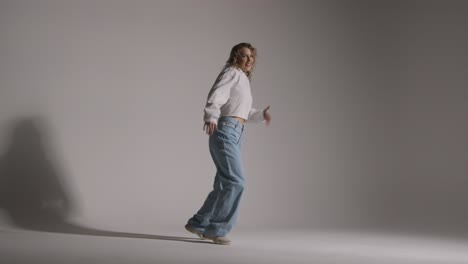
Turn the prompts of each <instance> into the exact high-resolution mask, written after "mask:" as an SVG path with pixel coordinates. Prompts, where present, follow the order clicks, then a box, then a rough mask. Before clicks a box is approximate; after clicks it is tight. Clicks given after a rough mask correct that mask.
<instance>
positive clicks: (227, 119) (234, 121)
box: [218, 116, 244, 129]
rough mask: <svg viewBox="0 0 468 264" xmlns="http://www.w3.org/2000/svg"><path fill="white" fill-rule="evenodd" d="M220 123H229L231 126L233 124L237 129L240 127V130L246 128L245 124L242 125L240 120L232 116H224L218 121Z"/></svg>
mask: <svg viewBox="0 0 468 264" xmlns="http://www.w3.org/2000/svg"><path fill="white" fill-rule="evenodd" d="M219 122H228V123H230V124H233V125H234V127H235V128H237V127H240V128H242V129H243V128H244V124H242V123H241V122H239V120H237V119H235V118H232V117H230V116H222V117H220V118H219V119H218V123H219Z"/></svg>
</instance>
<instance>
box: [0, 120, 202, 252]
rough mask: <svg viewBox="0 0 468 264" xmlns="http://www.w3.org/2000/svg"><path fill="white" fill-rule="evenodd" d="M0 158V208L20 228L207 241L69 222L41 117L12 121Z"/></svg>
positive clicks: (66, 198)
mask: <svg viewBox="0 0 468 264" xmlns="http://www.w3.org/2000/svg"><path fill="white" fill-rule="evenodd" d="M10 127H11V129H10V137H9V139H8V140H7V143H8V144H7V145H6V147H7V148H6V151H5V152H4V155H3V156H2V157H1V158H0V209H3V210H4V211H5V212H6V213H7V215H8V216H9V218H10V220H11V222H12V223H13V224H14V225H15V226H17V227H20V228H23V229H28V230H36V231H43V232H54V233H66V234H78V235H91V236H106V237H125V238H145V239H158V240H171V241H183V242H191V243H209V242H208V241H204V240H201V239H196V238H187V237H173V236H161V235H148V234H136V233H125V232H114V231H105V230H98V229H93V228H88V227H83V226H79V225H76V224H73V223H69V222H68V221H67V220H66V219H68V216H69V215H70V212H71V211H72V210H73V209H74V206H75V205H74V203H73V202H72V199H70V191H69V190H68V188H67V187H66V184H65V182H64V177H63V175H62V174H61V172H60V170H59V169H57V166H54V165H55V164H54V163H53V162H52V159H51V158H50V157H51V155H50V153H48V151H50V150H51V147H50V146H51V145H52V144H51V142H50V141H49V140H50V139H49V138H48V137H47V136H46V134H47V133H45V132H46V129H45V128H46V124H45V120H44V119H42V118H39V117H26V118H21V119H17V120H14V121H13V122H12V124H11V126H10Z"/></svg>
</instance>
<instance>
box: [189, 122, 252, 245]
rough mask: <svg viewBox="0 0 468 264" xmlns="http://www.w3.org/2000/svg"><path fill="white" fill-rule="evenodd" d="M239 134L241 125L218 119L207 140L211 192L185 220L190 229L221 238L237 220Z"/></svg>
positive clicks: (240, 174)
mask: <svg viewBox="0 0 468 264" xmlns="http://www.w3.org/2000/svg"><path fill="white" fill-rule="evenodd" d="M243 131H244V125H243V124H242V123H240V122H239V121H237V120H236V119H234V118H232V117H227V116H223V117H221V118H219V120H218V129H217V130H216V131H215V132H214V133H213V134H212V135H210V137H209V147H210V154H211V157H212V158H213V161H214V163H215V165H216V176H215V179H214V184H213V190H212V191H211V192H210V193H209V194H208V197H207V198H206V200H205V202H204V204H203V206H202V207H201V208H200V210H199V211H198V212H197V213H196V214H195V215H194V216H193V217H192V218H190V219H189V220H188V224H189V225H190V226H192V227H193V228H195V229H197V230H199V231H201V232H203V233H204V234H205V235H207V236H225V235H226V234H227V233H229V231H230V230H231V229H232V227H233V226H234V224H235V223H236V221H237V215H238V211H239V201H240V200H241V197H242V193H243V191H244V172H243V168H242V156H241V146H242V134H243Z"/></svg>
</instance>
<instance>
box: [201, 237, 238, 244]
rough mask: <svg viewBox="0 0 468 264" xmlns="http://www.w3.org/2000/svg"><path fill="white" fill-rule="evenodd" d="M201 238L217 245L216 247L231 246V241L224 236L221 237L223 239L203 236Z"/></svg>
mask: <svg viewBox="0 0 468 264" xmlns="http://www.w3.org/2000/svg"><path fill="white" fill-rule="evenodd" d="M203 237H204V238H206V239H209V240H212V241H213V242H214V243H215V244H218V245H223V246H227V245H230V244H231V240H229V238H227V237H225V236H223V237H209V236H205V235H203Z"/></svg>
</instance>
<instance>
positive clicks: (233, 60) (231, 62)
mask: <svg viewBox="0 0 468 264" xmlns="http://www.w3.org/2000/svg"><path fill="white" fill-rule="evenodd" d="M243 48H248V49H249V50H250V52H251V53H252V55H253V56H254V57H255V58H256V57H257V49H256V48H255V47H254V46H252V44H250V43H246V42H242V43H239V44H237V45H235V46H234V47H232V49H231V53H230V54H229V59H228V60H227V61H226V65H228V66H232V67H236V68H239V63H238V60H239V58H240V56H241V52H240V51H241V49H243ZM256 61H257V60H254V63H253V65H252V68H251V69H250V71H248V72H246V73H245V74H246V75H247V77H248V78H249V80H250V79H251V78H252V72H253V69H254V66H255V64H256Z"/></svg>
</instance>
